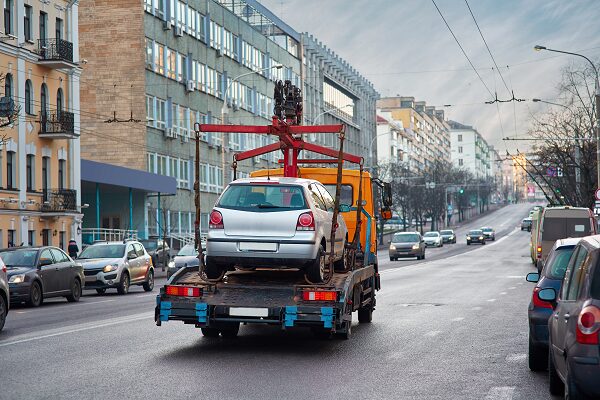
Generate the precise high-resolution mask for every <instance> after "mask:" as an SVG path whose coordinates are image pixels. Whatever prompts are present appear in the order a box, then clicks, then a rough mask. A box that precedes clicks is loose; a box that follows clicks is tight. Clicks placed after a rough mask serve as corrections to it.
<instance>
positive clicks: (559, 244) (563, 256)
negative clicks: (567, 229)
mask: <svg viewBox="0 0 600 400" xmlns="http://www.w3.org/2000/svg"><path fill="white" fill-rule="evenodd" d="M579 240H580V239H578V238H575V239H561V240H557V241H556V243H555V244H554V247H553V248H552V250H550V253H549V254H548V259H547V260H546V264H545V265H544V268H543V269H542V272H541V273H537V272H532V273H529V274H527V281H528V282H537V285H535V288H534V289H533V293H532V296H531V302H530V303H529V310H528V313H527V314H528V317H529V369H531V370H532V371H545V370H546V368H548V318H550V316H551V315H552V304H551V303H549V302H547V301H543V300H541V299H540V297H539V292H540V290H542V289H546V288H553V289H555V290H556V291H557V292H558V291H560V288H561V286H562V282H563V278H564V276H565V271H566V270H567V265H568V264H569V260H570V258H571V255H572V254H573V250H574V249H575V246H576V245H577V243H579Z"/></svg>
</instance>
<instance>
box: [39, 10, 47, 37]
mask: <svg viewBox="0 0 600 400" xmlns="http://www.w3.org/2000/svg"><path fill="white" fill-rule="evenodd" d="M47 28H48V14H46V13H45V12H43V11H40V40H43V41H44V43H45V41H46V39H47V38H48V31H47Z"/></svg>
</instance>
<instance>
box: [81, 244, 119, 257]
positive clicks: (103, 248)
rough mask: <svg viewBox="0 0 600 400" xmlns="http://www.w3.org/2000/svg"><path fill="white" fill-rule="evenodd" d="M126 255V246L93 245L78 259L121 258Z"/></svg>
mask: <svg viewBox="0 0 600 400" xmlns="http://www.w3.org/2000/svg"><path fill="white" fill-rule="evenodd" d="M124 254H125V245H124V244H93V245H91V246H89V247H86V248H85V250H83V251H82V252H81V254H80V255H79V257H78V259H80V260H85V259H89V258H121V257H123V255H124Z"/></svg>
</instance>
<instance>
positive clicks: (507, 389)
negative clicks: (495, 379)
mask: <svg viewBox="0 0 600 400" xmlns="http://www.w3.org/2000/svg"><path fill="white" fill-rule="evenodd" d="M514 394H515V387H514V386H495V387H493V388H491V389H490V391H489V392H488V394H487V396H485V400H512V398H513V395H514Z"/></svg>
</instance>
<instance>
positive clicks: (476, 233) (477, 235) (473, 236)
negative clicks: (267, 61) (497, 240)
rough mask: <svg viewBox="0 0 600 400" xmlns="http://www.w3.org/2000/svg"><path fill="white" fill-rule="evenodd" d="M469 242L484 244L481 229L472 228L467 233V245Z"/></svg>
mask: <svg viewBox="0 0 600 400" xmlns="http://www.w3.org/2000/svg"><path fill="white" fill-rule="evenodd" d="M471 243H481V244H485V236H484V235H483V231H482V230H481V229H474V230H471V231H469V233H467V245H471Z"/></svg>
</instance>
